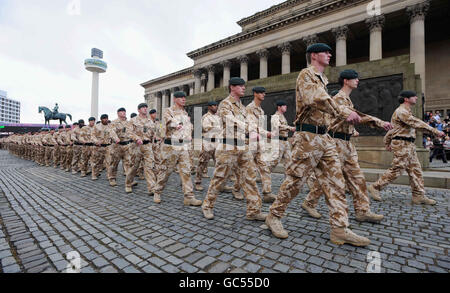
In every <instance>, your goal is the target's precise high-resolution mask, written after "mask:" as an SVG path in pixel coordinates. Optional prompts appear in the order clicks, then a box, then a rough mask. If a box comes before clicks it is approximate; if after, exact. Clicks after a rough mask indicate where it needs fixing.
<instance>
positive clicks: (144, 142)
mask: <svg viewBox="0 0 450 293" xmlns="http://www.w3.org/2000/svg"><path fill="white" fill-rule="evenodd" d="M149 143H152V141H151V140H143V141H142V144H144V145H145V144H149Z"/></svg>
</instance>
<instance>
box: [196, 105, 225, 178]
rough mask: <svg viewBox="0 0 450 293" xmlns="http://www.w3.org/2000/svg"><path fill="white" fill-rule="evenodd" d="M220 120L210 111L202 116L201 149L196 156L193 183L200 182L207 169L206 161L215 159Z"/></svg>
mask: <svg viewBox="0 0 450 293" xmlns="http://www.w3.org/2000/svg"><path fill="white" fill-rule="evenodd" d="M220 132H221V121H220V117H219V116H218V115H217V114H213V113H211V112H210V111H208V113H206V114H205V115H203V117H202V136H203V140H202V141H203V144H202V151H201V152H200V155H199V157H198V167H197V172H196V176H195V184H196V185H200V184H202V177H203V174H204V173H205V170H208V163H209V161H210V160H211V159H213V160H214V162H215V161H216V157H215V155H214V153H215V151H216V149H217V146H218V143H219V138H220Z"/></svg>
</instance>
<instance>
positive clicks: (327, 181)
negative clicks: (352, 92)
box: [270, 66, 352, 228]
mask: <svg viewBox="0 0 450 293" xmlns="http://www.w3.org/2000/svg"><path fill="white" fill-rule="evenodd" d="M327 84H328V79H327V78H326V77H325V75H324V74H321V73H320V72H318V71H317V70H316V69H315V67H314V66H309V67H308V68H305V69H303V70H302V71H301V72H300V74H299V76H298V78H297V84H296V109H297V113H296V120H295V124H297V127H299V128H302V129H307V128H309V129H313V131H315V132H318V133H311V132H307V131H298V132H296V133H295V134H294V137H293V148H292V161H291V163H290V164H289V165H288V166H287V168H286V179H285V181H284V182H283V184H282V185H281V187H280V190H279V194H278V196H277V199H276V200H275V202H274V203H273V204H272V206H271V207H270V212H271V215H273V216H275V217H277V218H281V217H283V216H284V213H285V211H286V208H287V206H288V205H289V203H290V202H291V201H292V200H293V199H294V198H295V197H296V196H297V195H298V194H299V191H300V189H301V188H302V186H303V184H304V183H305V181H306V179H307V178H308V177H309V176H310V175H311V174H312V173H313V172H314V173H315V175H316V178H317V180H318V181H319V184H320V185H321V186H322V190H323V192H324V193H325V196H326V199H327V200H326V203H327V205H328V207H329V212H330V217H329V218H330V225H331V227H332V228H347V227H348V225H349V223H348V207H347V201H346V198H345V180H344V176H343V175H342V167H341V163H340V161H339V157H338V153H337V151H336V144H335V142H334V140H333V138H331V136H330V135H328V134H326V133H325V132H326V129H327V127H328V125H329V124H330V115H329V114H331V115H333V116H334V117H336V118H338V119H341V120H342V119H343V120H345V119H346V117H348V116H349V115H350V114H351V112H352V111H351V110H350V109H347V108H345V107H340V106H338V105H337V104H336V103H335V102H334V100H332V98H331V97H330V96H329V95H328V93H327V88H326V85H327ZM327 113H328V114H327ZM304 124H305V125H304ZM308 125H310V126H308ZM319 126H322V127H321V128H320V130H319ZM320 133H324V134H320Z"/></svg>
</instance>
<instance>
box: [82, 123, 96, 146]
mask: <svg viewBox="0 0 450 293" xmlns="http://www.w3.org/2000/svg"><path fill="white" fill-rule="evenodd" d="M92 131H94V127H90V126H89V125H86V126H84V127H83V128H81V129H80V134H79V137H78V141H79V142H80V143H93V141H92V136H91V134H92Z"/></svg>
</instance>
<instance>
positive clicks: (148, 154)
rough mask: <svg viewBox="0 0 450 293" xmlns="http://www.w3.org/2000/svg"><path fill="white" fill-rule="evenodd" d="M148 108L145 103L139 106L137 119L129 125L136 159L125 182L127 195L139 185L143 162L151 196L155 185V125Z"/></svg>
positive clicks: (133, 119) (132, 120)
mask: <svg viewBox="0 0 450 293" xmlns="http://www.w3.org/2000/svg"><path fill="white" fill-rule="evenodd" d="M147 109H148V106H147V104H145V103H142V104H139V105H138V112H139V115H137V116H136V117H135V118H132V119H131V121H130V123H128V129H129V131H128V132H129V135H130V137H131V139H132V140H134V141H135V142H136V151H135V158H134V161H133V162H132V166H131V168H130V169H129V171H128V173H127V177H126V180H125V191H126V192H127V193H131V192H133V188H132V187H133V186H134V185H136V184H137V183H136V182H135V181H134V177H135V176H136V172H137V169H138V168H139V163H140V162H141V161H142V162H143V167H144V170H143V172H144V177H145V180H146V182H147V190H148V193H149V194H150V195H151V194H153V189H154V185H155V180H156V179H155V174H154V173H153V151H152V140H153V135H154V130H155V124H154V123H153V121H152V120H151V119H150V118H149V117H148V112H147Z"/></svg>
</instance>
